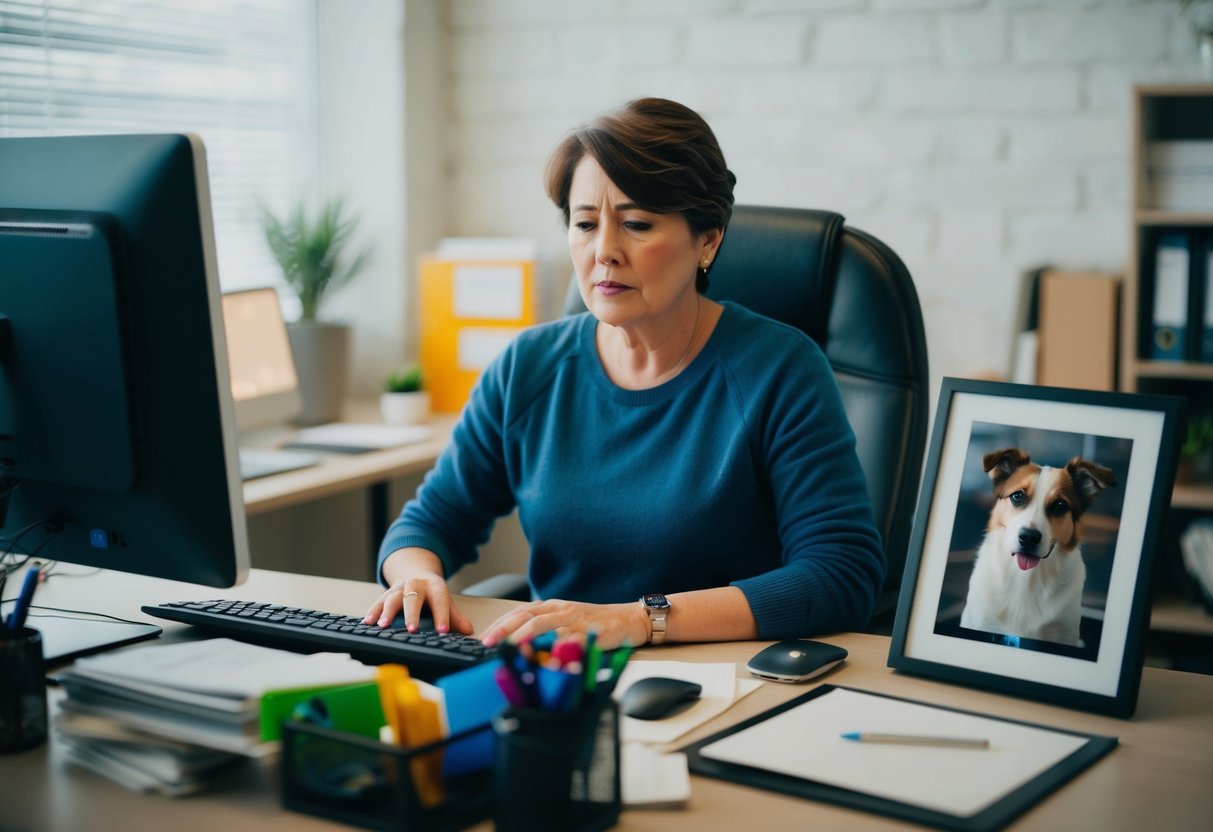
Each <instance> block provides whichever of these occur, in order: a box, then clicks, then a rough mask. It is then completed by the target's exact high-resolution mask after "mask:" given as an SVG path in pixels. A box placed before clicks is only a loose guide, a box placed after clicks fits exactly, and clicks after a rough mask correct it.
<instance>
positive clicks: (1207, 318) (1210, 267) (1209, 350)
mask: <svg viewBox="0 0 1213 832" xmlns="http://www.w3.org/2000/svg"><path fill="white" fill-rule="evenodd" d="M1200 260H1201V262H1202V264H1203V265H1204V275H1203V279H1202V280H1201V283H1202V284H1203V285H1204V290H1205V299H1204V304H1203V306H1204V314H1203V315H1202V316H1201V328H1200V360H1201V361H1204V362H1207V363H1213V233H1209V232H1206V233H1205V235H1204V239H1203V240H1202V241H1201V256H1200Z"/></svg>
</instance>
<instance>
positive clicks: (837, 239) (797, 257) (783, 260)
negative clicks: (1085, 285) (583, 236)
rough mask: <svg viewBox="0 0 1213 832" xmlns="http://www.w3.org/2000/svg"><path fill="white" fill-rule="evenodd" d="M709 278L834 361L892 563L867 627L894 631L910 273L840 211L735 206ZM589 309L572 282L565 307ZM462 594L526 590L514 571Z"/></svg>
mask: <svg viewBox="0 0 1213 832" xmlns="http://www.w3.org/2000/svg"><path fill="white" fill-rule="evenodd" d="M709 277H710V278H711V282H710V286H709V288H708V292H707V296H708V297H710V298H712V299H714V300H729V301H733V302H735V303H739V304H741V305H743V306H746V307H748V308H750V309H752V310H754V311H755V312H759V313H761V314H763V315H766V316H768V317H770V318H774V319H775V320H777V321H783V322H784V323H787V324H790V325H792V326H794V327H796V328H797V329H800V330H802V331H804V332H806V333H807V334H808V335H809V336H810V337H811V338H812V339H813V340H814V341H816V342H817V343H818V344H819V345H820V346H821V348H822V350H823V351H824V352H825V354H826V357H827V358H828V359H829V361H830V366H832V367H833V368H834V375H835V377H836V378H837V380H838V386H839V389H840V390H841V391H842V400H843V405H844V406H845V408H846V411H847V417H848V418H849V419H850V422H851V427H852V429H853V430H854V431H855V436H856V443H857V451H858V454H859V462H860V465H861V466H862V467H863V470H864V474H865V475H866V477H867V483H868V495H869V497H870V498H871V500H872V506H873V510H874V514H875V520H876V528H877V529H879V530H880V534H881V538H882V540H883V541H884V547H885V555H886V558H887V561H888V573H887V576H886V578H885V585H884V587H883V589H882V591H881V594H880V598H879V599H878V602H877V607H876V612H875V614H874V616H873V619H872V624H871V626H870V629H872V630H874V631H882V632H887V631H888V629H889V627H890V625H891V623H892V620H893V613H894V612H895V610H896V608H897V593H898V589H899V587H900V586H901V573H902V571H903V569H904V567H905V558H906V547H907V545H908V543H909V537H910V526H911V523H912V522H913V515H914V506H915V501H916V500H917V495H918V483H919V477H920V475H921V472H922V461H923V451H924V448H925V445H926V435H927V384H928V379H927V343H926V334H925V332H924V330H923V324H922V310H921V309H920V307H919V305H918V294H917V293H916V292H915V291H914V282H913V280H911V278H910V273H909V271H908V270H907V269H906V267H905V264H903V263H902V262H901V259H900V258H898V256H897V255H896V254H894V253H893V251H892V249H890V248H889V247H888V246H886V245H885V244H884V243H882V242H881V241H880V240H877V239H876V238H875V237H873V236H871V235H870V234H867V233H865V232H863V231H859V230H857V229H854V228H849V227H847V226H846V225H845V220H844V218H843V217H842V215H840V214H835V213H833V212H831V211H816V210H810V209H800V208H770V207H760V206H755V205H738V206H736V207H735V208H734V210H733V218H732V220H731V221H730V223H729V227H728V230H727V231H726V232H725V237H724V242H723V244H722V245H721V247H720V252H719V254H718V255H717V257H716V263H715V264H714V265H713V266H712V270H711V272H710V273H709ZM583 311H585V305H584V304H583V303H582V301H581V295H580V294H579V292H578V290H577V286H576V283H575V282H574V283H573V284H572V285H570V287H569V291H568V295H567V297H566V299H565V307H564V312H565V314H576V313H577V312H583ZM511 582H513V583H512V584H511ZM464 591H465V592H467V593H469V594H488V595H495V596H498V597H501V596H511V597H515V598H520V597H521V598H525V597H527V596H526V592H527V590H526V589H525V584H523V586H522V587H521V588H520V587H519V586H518V585H517V577H516V576H514V577H511V578H507V577H506V576H496V577H494V578H489V579H488V581H485V582H482V583H480V584H477V585H475V586H474V587H470V588H469V589H468V590H464Z"/></svg>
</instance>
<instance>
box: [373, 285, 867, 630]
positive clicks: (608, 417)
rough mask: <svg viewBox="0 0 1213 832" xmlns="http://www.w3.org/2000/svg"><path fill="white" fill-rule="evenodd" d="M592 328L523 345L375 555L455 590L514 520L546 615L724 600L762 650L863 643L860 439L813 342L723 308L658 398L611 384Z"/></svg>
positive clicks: (561, 325) (509, 352) (559, 327)
mask: <svg viewBox="0 0 1213 832" xmlns="http://www.w3.org/2000/svg"><path fill="white" fill-rule="evenodd" d="M596 324H597V321H596V319H594V318H593V317H592V316H591V315H589V314H588V313H586V314H582V315H579V316H576V317H572V318H565V319H562V320H559V321H555V322H552V323H547V324H542V325H540V326H536V327H533V328H531V329H528V330H526V331H524V332H523V333H522V334H521V335H519V336H518V338H516V339H515V340H514V341H513V342H512V343H511V344H510V346H509V347H508V348H507V349H506V350H505V351H504V352H503V353H502V354H501V355H500V356H499V357H498V358H497V359H496V360H495V361H494V362H493V363H492V365H491V366H490V367H488V368H487V369H486V370H485V372H484V374H483V375H482V377H481V379H480V381H479V383H478V384H477V386H476V388H475V390H473V392H472V395H471V397H470V399H469V400H468V404H467V406H466V408H465V409H464V412H463V415H462V418H461V419H460V422H459V424H458V426H457V427H456V428H455V431H454V434H453V435H452V438H451V443H450V445H449V446H448V447H447V448H446V450H445V451H444V452H443V453H442V455H441V456H440V457H439V459H438V462H437V464H436V465H435V467H434V468H433V470H431V471H430V472H429V474H427V475H426V478H425V481H424V483H423V484H422V487H421V488H420V489H419V490H418V493H417V496H416V498H414V499H413V500H411V501H409V503H408V504H407V505H405V507H404V510H403V511H402V512H401V516H400V517H399V518H398V519H397V520H396V521H395V522H394V523H393V524H392V526H391V528H390V529H389V530H388V533H387V536H386V537H385V539H384V542H383V545H382V546H381V548H380V556H379V557H380V567H382V563H383V560H384V559H385V558H386V557H387V555H388V554H390V553H391V552H393V551H395V550H396V549H400V548H402V547H405V546H420V547H423V548H425V549H429V550H431V551H433V552H434V553H435V554H437V555H438V557H439V558H441V560H442V563H443V566H444V567H445V569H446V575H447V576H448V577H449V576H450V575H452V574H454V573H455V572H456V571H457V570H458V569H459V568H460V567H462V566H463V565H465V564H467V563H471V562H473V561H475V560H476V558H477V556H478V554H477V546H478V545H480V544H482V543H484V542H485V541H486V540H487V539H488V536H489V533H490V531H491V529H492V525H493V523H494V521H495V520H496V518H497V517H499V516H501V515H504V514H506V513H508V512H509V511H510V510H512V509H513V508H514V507H515V506H517V507H518V513H519V519H520V521H521V524H522V529H523V532H524V533H525V534H526V537H527V540H528V542H529V543H530V546H531V558H530V567H529V577H530V582H531V588H532V590H533V591H534V593H535V594H536V596H537V597H540V598H565V599H570V600H579V601H590V602H597V603H609V602H620V601H633V600H635V599H637V598H639V597H640V595H641V594H643V593H646V592H664V593H671V592H680V591H685V590H694V589H707V588H711V587H720V586H725V585H733V586H736V587H739V588H740V589H741V590H742V592H743V593H745V596H746V598H747V600H748V601H749V604H750V609H751V610H752V611H753V614H754V617H755V619H756V620H757V623H758V630H759V633H760V635H761V636H762V637H763V638H789V637H795V636H805V635H812V634H815V633H821V632H831V631H839V630H857V629H862V628H863V627H864V626H865V624H866V623H867V620H868V617H869V615H870V614H871V610H872V606H873V603H874V601H875V598H876V594H877V591H878V589H879V587H880V585H881V581H882V580H883V577H884V555H883V552H882V549H881V544H880V539H879V534H878V533H877V531H876V530H875V528H874V527H873V525H872V519H871V506H870V504H869V501H868V497H867V492H866V489H865V487H864V478H863V472H862V471H861V469H860V467H859V463H858V461H857V459H856V457H855V450H854V445H855V443H854V436H853V434H852V432H851V429H850V427H849V425H848V423H847V421H846V416H845V414H844V412H843V409H842V403H841V399H840V397H839V394H838V388H837V385H836V384H835V382H834V376H833V373H832V372H831V370H830V367H829V364H828V363H827V361H826V359H825V356H824V355H823V354H822V353H821V350H820V349H819V348H818V347H817V345H816V344H815V343H814V342H813V341H812V340H811V339H810V338H808V337H807V336H806V335H804V334H803V333H801V332H799V331H798V330H795V329H793V328H791V327H789V326H785V325H783V324H780V323H777V322H775V321H772V320H770V319H769V318H765V317H762V316H760V315H757V314H755V313H753V312H751V311H749V310H747V309H746V308H744V307H742V306H738V305H735V304H730V303H725V304H724V313H723V315H722V316H721V318H720V321H719V323H718V324H717V326H716V329H715V330H714V331H713V333H712V336H711V338H710V339H709V340H708V342H707V344H706V345H705V346H704V348H703V349H702V350H701V351H700V353H699V355H698V356H696V358H695V360H694V361H693V362H691V364H690V365H688V366H687V367H686V368H685V369H684V370H683V371H682V372H681V373H680V374H679V375H678V376H676V377H675V378H673V379H671V380H670V381H668V382H666V383H665V384H662V385H660V386H658V387H655V388H652V389H649V390H624V389H621V388H619V387H617V386H616V385H615V384H614V383H612V382H611V380H610V379H609V378H608V377H607V375H606V373H605V372H604V370H603V368H602V365H601V363H600V361H599V359H598V354H597V350H596V349H595V341H594V330H595V326H596Z"/></svg>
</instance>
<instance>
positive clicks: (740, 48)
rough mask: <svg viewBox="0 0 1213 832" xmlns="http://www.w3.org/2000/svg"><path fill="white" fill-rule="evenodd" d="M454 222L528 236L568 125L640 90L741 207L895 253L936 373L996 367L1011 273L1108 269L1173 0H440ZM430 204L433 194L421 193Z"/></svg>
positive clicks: (1188, 49) (554, 243) (554, 249)
mask: <svg viewBox="0 0 1213 832" xmlns="http://www.w3.org/2000/svg"><path fill="white" fill-rule="evenodd" d="M442 13H443V15H444V25H445V28H446V31H445V32H444V33H443V35H444V37H445V38H446V39H447V41H448V42H449V46H450V48H449V51H448V55H449V67H448V72H447V79H448V81H447V83H448V84H449V87H450V89H449V93H450V96H449V105H448V109H447V112H446V114H445V117H446V118H447V119H448V122H449V123H448V133H449V141H448V142H447V145H446V147H447V150H446V152H447V154H448V156H447V158H446V159H445V160H444V162H443V163H444V166H445V170H446V171H447V174H446V175H447V182H448V186H449V187H448V189H447V193H446V197H445V198H446V200H447V204H446V207H445V211H444V213H445V214H446V215H447V217H448V222H447V226H448V230H449V233H451V234H468V235H494V234H509V235H515V234H517V235H527V236H531V237H534V238H536V239H538V240H539V241H540V246H541V252H542V253H543V257H544V258H545V269H544V290H543V291H544V298H543V308H544V309H546V310H548V311H549V313H551V312H554V311H555V310H556V309H557V308H558V302H557V298H559V297H560V296H562V295H563V291H564V282H565V279H566V278H567V276H568V273H569V265H568V258H567V252H566V250H565V243H564V235H563V233H562V229H561V227H560V223H559V221H558V215H557V213H556V211H555V209H554V208H552V207H551V206H550V205H549V204H547V203H546V201H545V198H544V196H543V191H542V185H541V173H542V167H543V162H544V159H545V158H546V156H547V153H548V152H549V151H550V149H551V148H552V146H553V145H554V144H555V143H556V141H558V139H559V137H560V135H561V134H562V132H563V131H564V130H565V129H567V128H569V127H571V126H573V125H575V124H578V123H581V122H583V121H585V120H586V119H589V118H591V117H593V116H594V115H596V114H598V113H599V112H602V111H603V110H605V109H607V108H611V107H614V106H617V105H619V104H621V103H623V102H624V101H626V100H627V99H629V98H633V97H636V96H640V95H662V96H668V97H671V98H675V99H677V100H680V101H682V102H684V103H686V104H688V105H689V106H692V107H694V108H696V109H697V110H699V111H700V112H701V113H703V114H704V116H705V117H707V118H708V120H709V122H711V123H712V125H713V127H714V128H715V129H716V130H717V133H718V135H719V137H720V140H721V143H722V145H723V147H724V151H725V154H726V156H727V158H728V160H729V164H730V166H731V167H732V168H733V170H734V171H735V172H736V173H737V176H738V186H737V197H738V200H739V201H740V202H748V203H765V204H773V205H794V206H805V207H821V208H831V209H834V210H839V211H842V212H843V213H845V214H846V215H847V217H848V220H849V221H850V222H851V223H852V224H853V225H855V226H857V227H860V228H863V229H864V230H866V231H868V232H871V233H873V234H875V235H877V236H878V237H880V238H882V239H884V240H885V241H886V242H888V243H889V244H890V245H892V246H893V248H894V249H895V250H896V251H897V252H898V253H899V254H900V255H901V256H902V258H903V259H904V260H905V261H906V263H907V265H908V266H909V267H910V271H911V272H912V274H913V275H914V278H915V282H916V285H917V287H918V292H919V296H920V298H921V301H922V304H923V307H924V311H925V314H926V319H927V327H928V330H927V338H928V343H929V348H930V353H931V362H932V375H933V376H934V377H935V379H936V380H938V378H939V377H940V376H942V375H971V374H976V373H984V372H988V371H994V372H1005V371H1006V369H1007V361H1008V351H1009V347H1010V344H1011V340H1012V333H1011V331H1010V327H1011V321H1010V315H1009V314H1008V312H1007V310H1008V309H1013V308H1015V303H1016V293H1017V291H1018V284H1019V279H1020V275H1021V274H1022V272H1023V271H1024V270H1025V269H1027V268H1030V267H1033V266H1036V265H1038V264H1040V263H1043V262H1046V261H1053V262H1057V263H1059V264H1063V265H1067V266H1075V267H1098V268H1109V269H1121V268H1123V267H1124V264H1125V258H1126V256H1127V250H1128V244H1127V233H1128V229H1129V220H1128V210H1129V205H1128V192H1129V170H1128V168H1129V128H1130V126H1129V101H1130V98H1129V91H1130V87H1131V86H1132V85H1133V84H1134V83H1141V82H1157V81H1177V80H1199V75H1200V70H1199V66H1198V62H1197V56H1196V47H1195V43H1194V40H1193V38H1192V37H1191V35H1190V32H1189V31H1188V29H1187V27H1186V24H1185V22H1184V21H1183V20H1182V19H1181V18H1180V17H1179V14H1178V3H1177V2H1174V0H454V1H453V2H448V3H444V4H443V12H442ZM436 204H441V200H436Z"/></svg>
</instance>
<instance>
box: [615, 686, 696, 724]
mask: <svg viewBox="0 0 1213 832" xmlns="http://www.w3.org/2000/svg"><path fill="white" fill-rule="evenodd" d="M702 690H703V687H702V686H701V685H697V684H695V683H694V682H688V681H686V680H685V679H668V678H666V677H664V676H650V677H648V678H647V679H639V680H637V681H636V682H634V683H633V684H632V685H631V686H630V687H629V688H628V689H627V690H625V691H624V692H623V697H622V698H621V699H620V703H619V704H620V707H621V708H622V710H623V712H624V714H625V715H627V716H631V717H635V718H636V719H665V718H666V717H668V716H674V715H675V714H678V713H682V712H683V711H685V710H686V709H687V708H689V707H691V705H693V704H695V702H696V701H697V700H698V699H699V693H700V691H702Z"/></svg>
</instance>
